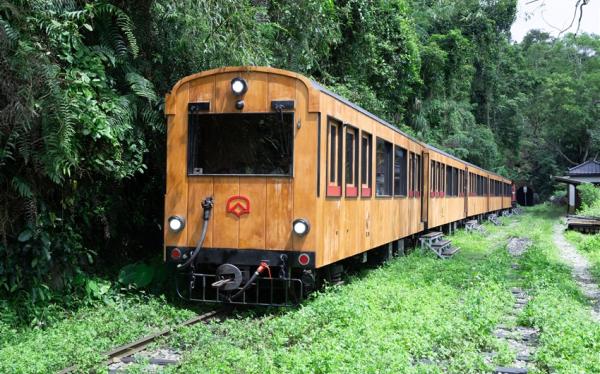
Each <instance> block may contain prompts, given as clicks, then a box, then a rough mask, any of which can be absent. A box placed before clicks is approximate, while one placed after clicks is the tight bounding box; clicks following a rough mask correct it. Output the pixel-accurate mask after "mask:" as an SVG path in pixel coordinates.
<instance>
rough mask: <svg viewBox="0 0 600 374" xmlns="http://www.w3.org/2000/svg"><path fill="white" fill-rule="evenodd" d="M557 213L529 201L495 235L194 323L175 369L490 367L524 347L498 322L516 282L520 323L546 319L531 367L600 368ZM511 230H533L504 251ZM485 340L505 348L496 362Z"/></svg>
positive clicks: (597, 336)
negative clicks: (274, 303)
mask: <svg viewBox="0 0 600 374" xmlns="http://www.w3.org/2000/svg"><path fill="white" fill-rule="evenodd" d="M559 215H560V211H559V210H558V209H557V208H555V207H552V206H549V205H542V206H538V207H534V208H530V209H527V210H526V213H525V214H524V215H523V216H519V217H513V218H508V219H504V218H503V219H502V220H503V223H504V226H500V227H494V226H488V225H486V229H487V230H488V232H489V234H488V235H487V236H481V235H479V234H467V233H465V232H462V231H461V232H459V233H457V234H455V235H453V236H452V241H453V243H454V244H456V245H457V246H460V247H461V248H462V250H461V252H460V254H459V255H457V256H455V257H454V258H452V259H451V260H449V261H440V260H437V259H435V258H433V256H432V255H431V254H422V253H420V252H419V251H417V252H415V253H412V254H411V255H409V256H406V257H400V258H397V259H395V260H393V261H392V262H390V263H388V264H386V265H384V266H382V267H381V268H378V269H376V270H368V271H365V272H364V273H361V274H359V275H356V276H353V277H351V278H350V279H349V284H347V285H344V286H341V287H331V288H328V289H326V290H325V291H323V292H320V293H319V294H317V295H315V296H314V297H313V298H312V299H311V300H309V301H308V302H306V303H304V304H303V305H302V306H301V307H300V308H298V309H296V310H289V311H281V312H279V313H271V312H268V311H267V312H265V314H263V312H261V313H258V315H253V313H247V314H240V315H239V316H238V317H237V318H234V319H230V320H227V321H225V322H224V323H214V324H210V325H208V326H206V325H198V326H195V327H192V328H190V329H187V330H185V331H184V332H182V333H181V334H177V335H175V336H173V337H171V338H170V339H169V340H167V341H166V342H165V344H167V345H169V346H175V347H181V348H182V349H184V350H185V351H187V353H186V354H185V356H184V357H185V358H184V362H183V365H182V366H181V367H179V368H173V369H168V370H167V372H182V373H183V372H211V373H217V372H228V371H229V372H236V373H251V372H257V371H261V372H269V373H271V372H273V373H275V372H292V373H306V372H310V373H327V372H389V373H436V372H439V373H441V372H451V373H468V372H471V373H481V372H489V371H490V370H492V369H493V365H508V364H510V363H511V362H512V361H513V359H514V358H515V357H514V353H513V352H511V351H510V349H509V347H508V345H507V344H506V343H505V342H503V341H502V340H499V339H497V338H495V336H494V333H493V331H494V329H495V328H496V326H498V325H499V324H507V319H506V317H507V315H508V314H509V313H510V310H511V308H512V304H513V303H514V299H513V296H512V294H511V293H510V289H511V287H520V288H523V289H525V290H526V291H527V292H528V293H529V295H530V296H531V301H530V302H529V304H528V306H527V308H526V309H525V310H524V311H523V312H522V313H521V314H520V315H518V316H517V320H516V322H513V323H517V324H519V325H523V326H531V327H535V328H537V329H539V331H540V336H539V346H538V348H537V352H536V354H535V355H534V363H535V365H536V370H534V372H539V373H545V372H556V373H584V372H585V373H591V372H599V371H600V361H598V359H597V357H598V356H599V355H600V345H599V344H598V341H600V326H598V324H597V323H595V322H594V321H593V320H592V319H591V315H590V313H589V308H590V304H589V302H588V300H587V299H585V297H583V295H582V294H581V293H580V291H579V289H578V288H577V285H576V283H575V282H574V280H573V279H572V276H571V273H570V269H569V268H568V267H566V266H565V265H564V264H563V263H562V262H561V261H560V260H559V257H558V250H559V249H558V248H556V247H555V246H554V243H553V239H552V235H553V227H554V225H555V224H556V223H557V222H558V218H559ZM511 237H519V238H529V239H531V240H532V245H531V247H530V248H529V249H528V250H527V251H526V252H525V254H524V255H523V256H522V257H519V258H516V259H515V258H512V257H511V256H509V255H508V254H507V251H506V249H505V245H506V243H507V241H508V239H509V238H511ZM513 263H517V264H518V269H516V270H514V269H512V266H511V265H512V264H513ZM508 323H509V324H510V323H511V322H508ZM486 352H488V353H489V352H496V353H497V355H496V356H495V358H494V359H493V360H492V362H491V363H486V362H485V360H484V357H485V354H486Z"/></svg>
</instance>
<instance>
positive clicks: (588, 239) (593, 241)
mask: <svg viewBox="0 0 600 374" xmlns="http://www.w3.org/2000/svg"><path fill="white" fill-rule="evenodd" d="M565 236H566V238H567V240H569V241H570V242H571V243H573V244H574V245H575V246H576V247H577V250H578V251H579V252H580V253H582V254H583V255H584V256H585V257H586V258H587V259H588V260H589V261H590V262H591V265H592V268H591V269H590V270H591V272H592V274H593V275H594V277H595V278H596V279H600V234H595V235H590V234H582V233H580V232H577V231H567V232H566V233H565Z"/></svg>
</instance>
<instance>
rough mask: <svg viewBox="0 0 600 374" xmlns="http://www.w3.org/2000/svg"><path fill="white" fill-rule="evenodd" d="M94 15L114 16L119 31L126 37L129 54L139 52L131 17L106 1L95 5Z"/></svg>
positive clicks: (134, 54)
mask: <svg viewBox="0 0 600 374" xmlns="http://www.w3.org/2000/svg"><path fill="white" fill-rule="evenodd" d="M95 15H97V16H101V15H107V16H112V17H115V18H116V19H117V25H118V26H119V28H120V29H121V32H123V34H124V35H125V38H126V39H127V42H128V43H129V48H130V50H131V54H132V55H133V57H137V55H138V54H139V47H138V44H137V40H136V38H135V34H134V31H133V30H134V26H133V23H132V22H131V19H130V18H129V16H128V15H127V14H125V12H123V11H122V10H121V9H119V8H117V7H116V6H114V5H112V4H106V3H102V4H100V5H97V6H96V12H95Z"/></svg>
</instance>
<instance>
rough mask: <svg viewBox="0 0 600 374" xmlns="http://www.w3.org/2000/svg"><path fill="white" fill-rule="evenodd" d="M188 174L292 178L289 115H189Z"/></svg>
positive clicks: (291, 133)
mask: <svg viewBox="0 0 600 374" xmlns="http://www.w3.org/2000/svg"><path fill="white" fill-rule="evenodd" d="M188 123H189V126H188V128H189V137H188V139H189V144H188V152H189V154H188V174H190V175H281V176H291V175H292V164H293V157H292V156H293V139H294V138H293V136H294V126H293V123H294V114H293V113H227V114H190V115H189V122H188Z"/></svg>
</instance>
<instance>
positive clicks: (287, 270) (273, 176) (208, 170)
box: [164, 67, 511, 305]
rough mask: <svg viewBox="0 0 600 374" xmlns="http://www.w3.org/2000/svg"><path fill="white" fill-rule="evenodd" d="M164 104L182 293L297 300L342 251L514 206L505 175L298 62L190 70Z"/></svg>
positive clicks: (348, 253)
mask: <svg viewBox="0 0 600 374" xmlns="http://www.w3.org/2000/svg"><path fill="white" fill-rule="evenodd" d="M165 111H166V114H167V118H168V135H167V190H166V196H165V237H164V240H165V260H168V261H172V262H174V263H176V264H178V268H179V278H180V280H179V282H178V290H179V292H180V295H181V296H182V297H185V298H187V299H191V300H201V301H219V302H232V303H247V304H266V305H284V304H289V303H292V302H295V301H297V300H299V299H301V298H302V296H303V295H304V294H305V293H306V292H307V291H308V290H309V289H311V288H312V287H313V286H314V283H315V278H316V275H317V274H319V273H321V274H326V275H327V276H329V277H330V278H335V277H336V276H337V275H338V273H339V271H338V269H339V268H340V267H339V266H338V265H339V264H341V263H342V262H343V261H345V260H348V259H357V258H358V259H361V260H362V259H364V258H366V255H365V254H366V253H378V252H377V251H378V250H379V251H381V248H396V249H397V248H403V239H405V238H409V237H411V236H414V235H415V234H417V233H419V232H422V231H424V230H428V229H431V228H434V227H438V226H442V225H447V224H454V223H455V222H458V221H461V220H464V219H466V218H467V217H472V216H477V215H482V214H486V213H489V212H494V211H500V210H503V209H509V208H510V207H511V197H510V185H511V181H510V180H508V179H506V178H503V177H501V176H499V175H496V174H494V173H491V172H489V171H486V170H483V169H481V168H479V167H477V166H474V165H471V164H469V163H467V162H464V161H462V160H460V159H458V158H456V157H454V156H451V155H449V154H447V153H444V152H442V151H440V150H438V149H436V148H434V147H432V146H429V145H427V144H425V143H422V142H420V141H418V140H416V139H413V138H411V137H410V136H408V135H406V134H404V133H402V132H401V131H399V130H398V129H397V128H396V127H394V126H392V125H390V124H389V123H387V122H385V121H383V120H381V119H379V118H377V117H376V116H375V115H373V114H371V113H369V112H367V111H366V110H364V109H362V108H360V107H358V106H356V105H354V104H352V103H350V102H349V101H347V100H345V99H344V98H342V97H339V96H337V95H336V94H334V93H332V92H330V91H328V90H327V89H325V88H323V87H322V86H320V85H319V84H317V83H315V82H313V81H310V80H309V79H307V78H306V77H304V76H302V75H299V74H296V73H293V72H289V71H285V70H279V69H274V68H267V67H227V68H220V69H214V70H210V71H206V72H201V73H198V74H195V75H191V76H188V77H186V78H183V79H182V80H180V81H179V82H178V83H177V84H176V85H175V86H174V87H173V90H172V91H171V93H170V94H169V95H167V99H166V110H165Z"/></svg>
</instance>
